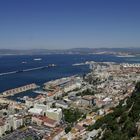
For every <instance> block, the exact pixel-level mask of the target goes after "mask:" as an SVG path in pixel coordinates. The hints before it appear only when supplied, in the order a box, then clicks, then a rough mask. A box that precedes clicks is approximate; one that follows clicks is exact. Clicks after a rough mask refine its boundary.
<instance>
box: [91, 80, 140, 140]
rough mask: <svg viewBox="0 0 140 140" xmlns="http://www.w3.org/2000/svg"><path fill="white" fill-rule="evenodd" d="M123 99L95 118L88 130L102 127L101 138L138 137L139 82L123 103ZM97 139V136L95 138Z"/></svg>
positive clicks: (127, 138) (139, 110) (139, 115)
mask: <svg viewBox="0 0 140 140" xmlns="http://www.w3.org/2000/svg"><path fill="white" fill-rule="evenodd" d="M123 103H124V101H122V102H120V104H119V105H118V106H117V107H116V108H115V109H114V112H113V113H110V114H108V115H106V116H104V117H103V118H101V119H99V120H97V122H96V123H95V124H94V125H91V126H89V127H88V130H89V131H91V130H93V129H99V128H102V130H103V132H104V133H103V134H102V135H100V138H101V140H131V139H132V138H133V139H139V138H140V131H139V129H138V128H140V125H137V124H138V122H139V121H140V82H139V83H137V85H136V90H135V91H134V93H133V94H132V96H131V97H129V98H128V99H127V101H126V105H123ZM97 139H99V137H98V138H97Z"/></svg>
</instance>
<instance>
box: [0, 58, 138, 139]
mask: <svg viewBox="0 0 140 140" xmlns="http://www.w3.org/2000/svg"><path fill="white" fill-rule="evenodd" d="M88 64H89V67H90V70H91V72H90V73H88V74H85V75H83V76H79V75H74V76H70V77H63V78H61V79H56V80H53V81H49V82H46V83H44V84H43V85H42V87H41V88H40V87H39V86H37V85H36V84H34V83H33V84H30V85H26V86H22V87H19V88H15V89H11V90H7V91H4V92H3V93H1V95H0V137H1V140H11V139H15V138H19V139H22V140H28V139H30V138H31V139H36V140H75V139H80V140H81V139H83V140H92V139H93V138H94V137H95V136H96V135H97V134H98V133H100V132H101V130H100V129H98V130H90V129H88V128H89V127H90V126H91V125H94V124H95V122H96V121H97V120H99V119H100V118H102V117H103V116H105V115H107V114H109V113H111V112H113V108H114V107H116V106H117V105H118V104H119V103H120V101H122V100H125V99H126V98H127V97H130V96H131V94H132V93H133V91H134V90H135V85H136V83H137V82H138V81H139V79H140V64H125V63H120V64H118V63H114V62H94V61H91V62H88ZM75 66H78V65H75ZM28 90H32V91H33V93H38V96H37V97H35V98H31V97H26V98H25V99H24V101H23V102H17V101H13V100H10V99H9V98H7V97H8V96H13V95H15V94H20V93H21V92H26V91H28ZM125 104H126V102H124V103H123V105H125Z"/></svg>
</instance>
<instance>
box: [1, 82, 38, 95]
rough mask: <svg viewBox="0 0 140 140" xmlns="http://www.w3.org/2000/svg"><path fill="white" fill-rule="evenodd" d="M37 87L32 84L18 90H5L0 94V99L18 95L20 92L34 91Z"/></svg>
mask: <svg viewBox="0 0 140 140" xmlns="http://www.w3.org/2000/svg"><path fill="white" fill-rule="evenodd" d="M37 87H38V86H37V85H36V84H35V83H32V84H28V85H25V86H21V87H18V88H14V89H9V90H6V91H4V92H2V94H1V95H0V97H8V96H13V95H15V94H19V93H21V92H25V91H28V90H33V89H36V88H37Z"/></svg>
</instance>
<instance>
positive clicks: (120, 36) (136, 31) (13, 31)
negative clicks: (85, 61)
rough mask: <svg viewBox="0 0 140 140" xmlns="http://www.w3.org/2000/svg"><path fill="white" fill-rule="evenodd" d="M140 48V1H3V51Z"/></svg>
mask: <svg viewBox="0 0 140 140" xmlns="http://www.w3.org/2000/svg"><path fill="white" fill-rule="evenodd" d="M74 47H76V48H77V47H140V0H0V48H9V49H28V48H46V49H59V48H74Z"/></svg>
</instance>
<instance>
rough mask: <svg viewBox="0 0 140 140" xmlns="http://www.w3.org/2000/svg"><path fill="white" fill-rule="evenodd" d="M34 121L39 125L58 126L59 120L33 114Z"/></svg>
mask: <svg viewBox="0 0 140 140" xmlns="http://www.w3.org/2000/svg"><path fill="white" fill-rule="evenodd" d="M32 122H33V123H36V124H37V125H45V126H48V127H56V126H57V124H58V123H57V121H55V120H53V119H50V118H48V117H46V116H33V117H32Z"/></svg>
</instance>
